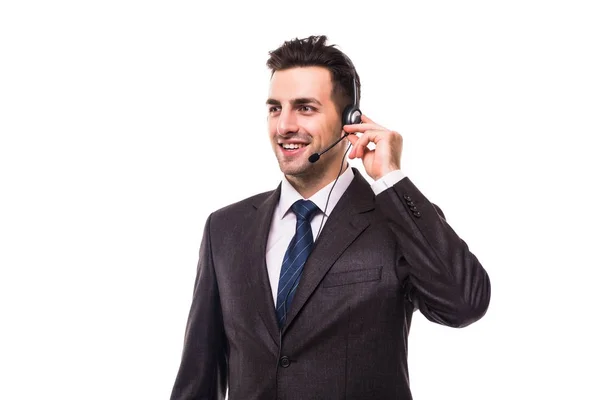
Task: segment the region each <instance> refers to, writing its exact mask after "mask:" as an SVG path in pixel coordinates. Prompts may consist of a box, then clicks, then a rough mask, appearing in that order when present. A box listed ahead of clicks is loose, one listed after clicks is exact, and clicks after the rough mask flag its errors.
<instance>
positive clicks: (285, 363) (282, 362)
mask: <svg viewBox="0 0 600 400" xmlns="http://www.w3.org/2000/svg"><path fill="white" fill-rule="evenodd" d="M290 364H291V362H290V358H289V357H288V356H283V357H281V358H280V359H279V365H281V366H282V367H283V368H287V367H289V366H290Z"/></svg>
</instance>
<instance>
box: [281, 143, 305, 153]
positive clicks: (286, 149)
mask: <svg viewBox="0 0 600 400" xmlns="http://www.w3.org/2000/svg"><path fill="white" fill-rule="evenodd" d="M307 146H308V144H306V143H279V147H280V148H281V149H282V150H283V154H286V155H295V154H298V153H301V152H302V151H303V150H304V148H305V147H307Z"/></svg>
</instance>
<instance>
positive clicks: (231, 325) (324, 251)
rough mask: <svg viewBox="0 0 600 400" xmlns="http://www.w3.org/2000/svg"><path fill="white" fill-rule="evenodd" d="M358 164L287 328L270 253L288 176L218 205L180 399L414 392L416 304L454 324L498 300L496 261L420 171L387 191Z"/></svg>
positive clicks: (177, 387) (176, 399) (203, 255)
mask: <svg viewBox="0 0 600 400" xmlns="http://www.w3.org/2000/svg"><path fill="white" fill-rule="evenodd" d="M354 175H355V177H354V179H353V181H352V183H351V184H350V186H349V188H348V189H347V191H346V192H345V193H344V194H343V196H342V198H341V199H340V201H339V203H338V204H337V206H336V207H335V208H334V209H333V211H332V212H331V214H330V217H329V219H328V221H327V223H326V224H325V226H324V227H323V231H322V233H321V236H320V237H319V238H318V240H317V242H316V243H315V247H314V250H313V252H312V253H311V255H310V257H309V259H308V261H307V263H306V265H305V267H304V271H303V275H302V277H301V279H300V283H299V286H298V289H297V292H296V294H295V296H294V299H293V303H292V306H291V308H290V310H289V312H288V315H287V320H286V323H285V326H284V328H283V329H282V330H281V331H280V330H279V327H278V325H277V321H276V316H275V305H274V303H273V297H272V292H271V289H270V284H269V278H268V274H267V268H266V262H265V253H266V243H267V237H268V233H269V227H270V223H271V217H272V214H273V211H274V208H275V205H276V203H277V201H278V198H279V193H280V187H278V188H277V189H276V190H274V191H271V192H267V193H262V194H259V195H256V196H253V197H251V198H249V199H246V200H243V201H241V202H238V203H235V204H232V205H230V206H227V207H225V208H223V209H220V210H218V211H216V212H214V213H212V214H211V215H210V216H209V218H208V219H207V222H206V225H205V230H204V236H203V239H202V244H201V246H200V257H199V263H198V271H197V277H196V281H195V284H194V293H193V300H192V304H191V309H190V313H189V319H188V322H187V326H186V332H185V340H184V346H183V354H182V358H181V365H180V367H179V371H178V374H177V377H176V379H175V384H174V387H173V390H172V394H171V400H200V399H202V400H205V399H206V400H209V399H210V400H213V399H224V396H225V391H226V388H228V389H229V399H230V400H253V399H257V400H274V399H279V400H318V399H323V400H337V399H352V400H354V399H356V400H358V399H360V400H364V399H375V400H386V399H402V400H409V399H412V396H411V392H410V388H409V375H408V366H407V340H408V334H409V329H410V324H411V318H412V314H413V312H414V310H416V309H419V310H420V312H421V313H422V314H423V315H424V316H425V317H426V318H427V319H429V320H431V321H433V322H435V323H438V324H442V325H446V326H450V327H464V326H467V325H469V324H471V323H473V322H475V321H477V320H478V319H480V318H481V317H482V316H483V315H484V314H485V313H486V311H487V308H488V304H489V301H490V281H489V277H488V274H487V273H486V271H485V270H484V268H483V267H482V266H481V264H480V263H479V261H478V260H477V258H476V257H475V255H473V254H472V253H471V252H470V250H469V248H468V247H467V244H466V243H465V242H464V241H463V240H461V238H460V237H459V236H458V235H457V234H456V233H455V232H454V230H453V229H452V228H451V227H450V225H448V223H447V222H446V220H445V217H444V214H443V213H442V211H441V210H440V209H439V208H438V207H437V206H436V205H434V204H432V203H431V202H430V201H429V200H428V199H427V198H426V197H425V196H424V195H423V194H422V193H421V192H420V191H419V189H417V187H416V186H415V185H414V184H413V183H412V182H411V180H410V179H409V178H408V177H406V178H404V179H402V180H401V181H400V182H398V183H397V184H396V185H395V186H394V187H392V188H388V189H387V190H385V191H384V192H382V193H380V194H379V195H377V196H374V194H373V191H372V189H371V188H370V186H369V183H368V182H367V181H366V180H365V179H364V178H363V177H362V176H361V175H360V172H359V171H358V170H356V169H354Z"/></svg>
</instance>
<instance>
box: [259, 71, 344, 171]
mask: <svg viewBox="0 0 600 400" xmlns="http://www.w3.org/2000/svg"><path fill="white" fill-rule="evenodd" d="M332 87H333V86H332V82H331V75H330V72H329V71H328V70H327V69H326V68H323V67H302V68H291V69H287V70H283V71H277V72H275V73H274V74H273V77H272V79H271V86H270V90H269V99H268V100H267V110H268V121H269V136H270V139H271V145H272V146H273V151H274V152H275V156H276V157H277V161H278V162H279V167H280V169H281V171H282V172H283V173H284V174H285V175H287V176H289V177H298V178H302V177H304V178H309V177H318V178H320V179H323V178H326V177H328V176H329V175H331V174H332V171H334V170H335V173H333V176H334V177H335V175H337V171H338V170H339V168H340V166H339V163H340V162H341V159H340V157H341V153H343V150H344V148H343V147H342V146H343V144H338V145H336V146H335V147H334V148H333V149H331V150H330V151H329V152H328V153H327V154H326V155H324V156H323V157H322V158H321V159H320V160H319V161H317V162H316V163H315V164H312V163H310V162H309V161H308V157H310V155H311V154H313V153H317V152H320V151H322V150H324V149H325V148H326V147H328V146H330V145H331V144H332V143H333V142H334V141H335V140H337V139H338V138H339V137H340V135H341V134H342V125H341V117H340V115H339V113H338V111H337V109H336V107H335V103H334V102H333V99H332V95H331V94H332ZM342 143H345V141H344V142H342Z"/></svg>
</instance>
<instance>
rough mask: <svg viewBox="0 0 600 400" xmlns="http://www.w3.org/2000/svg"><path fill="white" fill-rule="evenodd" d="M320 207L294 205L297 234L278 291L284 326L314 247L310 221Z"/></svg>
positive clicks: (306, 203)
mask: <svg viewBox="0 0 600 400" xmlns="http://www.w3.org/2000/svg"><path fill="white" fill-rule="evenodd" d="M318 209H319V207H317V205H316V204H315V203H313V202H312V201H310V200H298V201H297V202H295V203H294V204H293V205H292V210H293V211H294V214H296V234H295V235H294V237H293V238H292V241H291V242H290V244H289V246H288V249H287V251H286V252H285V256H284V257H283V263H282V265H281V273H280V275H279V288H278V289H277V305H276V307H277V321H278V322H279V326H280V327H281V326H283V323H284V321H285V318H286V315H287V313H288V312H289V311H290V305H291V304H292V299H293V298H294V293H295V292H296V288H297V287H298V283H299V282H300V275H301V274H302V268H303V267H304V263H306V259H307V258H308V255H309V254H310V251H311V250H312V246H313V235H312V229H311V227H310V220H311V218H312V216H313V215H314V213H315V211H317V210H318Z"/></svg>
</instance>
